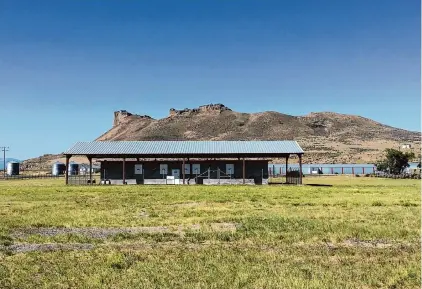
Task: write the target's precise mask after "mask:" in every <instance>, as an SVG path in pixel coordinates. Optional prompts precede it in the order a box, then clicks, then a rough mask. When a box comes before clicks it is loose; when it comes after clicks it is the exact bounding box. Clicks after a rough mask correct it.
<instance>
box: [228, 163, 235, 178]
mask: <svg viewBox="0 0 422 289" xmlns="http://www.w3.org/2000/svg"><path fill="white" fill-rule="evenodd" d="M226 174H228V175H233V174H234V164H226Z"/></svg>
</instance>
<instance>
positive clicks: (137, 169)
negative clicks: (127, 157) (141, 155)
mask: <svg viewBox="0 0 422 289" xmlns="http://www.w3.org/2000/svg"><path fill="white" fill-rule="evenodd" d="M135 175H142V164H136V165H135Z"/></svg>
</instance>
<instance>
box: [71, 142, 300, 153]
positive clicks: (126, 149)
mask: <svg viewBox="0 0 422 289" xmlns="http://www.w3.org/2000/svg"><path fill="white" fill-rule="evenodd" d="M287 153H291V154H298V153H304V151H303V150H302V148H301V147H300V146H299V144H298V143H297V142H296V141H93V142H78V143H76V144H75V145H74V146H73V147H72V148H70V149H69V150H67V151H66V152H64V154H67V155H130V154H132V155H138V154H139V155H177V154H179V155H182V154H184V155H195V154H198V155H199V154H210V155H211V154H222V155H224V154H287Z"/></svg>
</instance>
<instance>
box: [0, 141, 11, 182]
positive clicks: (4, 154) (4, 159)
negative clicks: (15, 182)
mask: <svg viewBox="0 0 422 289" xmlns="http://www.w3.org/2000/svg"><path fill="white" fill-rule="evenodd" d="M0 149H1V150H2V151H3V177H4V178H5V177H6V152H8V151H9V147H0Z"/></svg>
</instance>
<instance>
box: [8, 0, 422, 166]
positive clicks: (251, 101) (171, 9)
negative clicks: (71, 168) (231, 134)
mask: <svg viewBox="0 0 422 289" xmlns="http://www.w3.org/2000/svg"><path fill="white" fill-rule="evenodd" d="M420 11H421V9H420V1H416V0H409V1H397V0H394V1H389V0H371V1H367V0H353V1H352V0H349V1H338V0H332V1H328V0H319V1H314V0H308V1H306V0H303V1H270V0H267V1H258V0H256V1H248V0H242V1H240V0H237V1H236V0H231V1H222V0H221V1H219V0H212V1H202V0H199V1H182V0H179V1H160V0H158V1H106V0H101V1H100V0H98V1H94V0H90V1H82V0H72V1H70V0H69V1H65V0H62V1H46V0H44V1H23V0H20V1H13V0H10V1H3V0H0V27H2V28H1V29H0V98H1V102H0V113H1V115H2V116H3V118H2V122H0V146H1V145H7V146H9V147H10V152H9V156H11V157H16V158H20V159H25V158H29V157H36V156H39V155H41V154H45V153H60V152H62V151H64V150H66V149H67V148H68V147H70V146H71V145H72V144H73V143H74V142H76V141H89V140H93V139H95V138H96V137H97V136H99V135H101V134H102V133H104V132H105V131H106V130H108V129H109V128H110V127H111V124H112V118H113V116H112V115H113V111H115V110H120V109H126V110H128V111H131V112H134V113H138V114H148V115H151V116H152V117H155V118H161V117H165V116H167V114H168V110H169V108H171V107H174V108H185V107H196V106H198V105H202V104H207V103H223V104H225V105H227V106H228V107H230V108H232V109H233V110H236V111H241V112H258V111H265V110H273V111H279V112H282V113H287V114H292V115H304V114H308V113H309V112H317V111H335V112H340V113H349V114H358V115H362V116H365V117H369V118H373V119H374V120H376V121H379V122H382V123H385V124H388V125H392V126H396V127H400V128H405V129H410V130H417V131H420V79H421V78H420V63H421V61H420Z"/></svg>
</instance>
